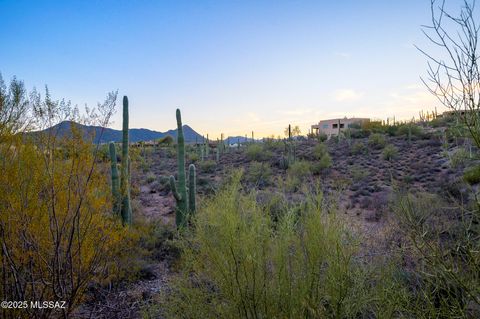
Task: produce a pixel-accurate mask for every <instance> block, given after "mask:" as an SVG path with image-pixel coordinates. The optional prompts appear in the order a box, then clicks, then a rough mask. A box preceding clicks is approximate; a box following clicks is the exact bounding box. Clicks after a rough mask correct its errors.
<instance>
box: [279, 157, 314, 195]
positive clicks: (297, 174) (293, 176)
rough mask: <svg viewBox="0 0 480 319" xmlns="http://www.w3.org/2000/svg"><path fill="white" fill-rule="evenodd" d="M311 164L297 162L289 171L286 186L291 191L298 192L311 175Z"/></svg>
mask: <svg viewBox="0 0 480 319" xmlns="http://www.w3.org/2000/svg"><path fill="white" fill-rule="evenodd" d="M311 168H312V166H311V164H310V162H307V161H296V162H294V163H293V164H291V165H290V167H289V168H288V170H287V178H286V180H285V184H286V185H285V186H286V188H287V190H289V191H298V190H299V189H300V188H301V186H302V183H303V181H304V180H305V178H306V177H308V176H309V175H310V174H311Z"/></svg>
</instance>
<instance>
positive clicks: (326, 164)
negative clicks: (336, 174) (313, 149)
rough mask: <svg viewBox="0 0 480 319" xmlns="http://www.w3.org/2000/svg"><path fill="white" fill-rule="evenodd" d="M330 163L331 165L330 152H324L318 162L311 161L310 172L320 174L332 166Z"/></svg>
mask: <svg viewBox="0 0 480 319" xmlns="http://www.w3.org/2000/svg"><path fill="white" fill-rule="evenodd" d="M332 165H333V161H332V157H331V156H330V154H328V153H325V154H323V156H322V157H321V158H320V160H319V161H318V162H314V163H313V165H312V168H311V169H312V173H313V174H320V173H322V172H323V171H324V170H326V169H327V168H330V167H332Z"/></svg>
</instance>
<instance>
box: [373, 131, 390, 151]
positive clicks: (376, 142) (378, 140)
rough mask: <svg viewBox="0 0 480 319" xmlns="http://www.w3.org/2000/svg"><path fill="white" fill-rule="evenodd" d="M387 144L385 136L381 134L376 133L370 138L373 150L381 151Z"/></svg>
mask: <svg viewBox="0 0 480 319" xmlns="http://www.w3.org/2000/svg"><path fill="white" fill-rule="evenodd" d="M386 144H387V142H386V141H385V137H384V136H383V134H380V133H375V134H372V135H370V137H369V138H368V145H370V146H371V147H373V148H376V149H381V148H384V147H385V145H386Z"/></svg>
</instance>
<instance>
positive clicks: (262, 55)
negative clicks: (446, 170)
mask: <svg viewBox="0 0 480 319" xmlns="http://www.w3.org/2000/svg"><path fill="white" fill-rule="evenodd" d="M453 2H456V3H459V1H458V0H454V1H453ZM458 8H459V7H458ZM429 14H430V12H429V1H428V0H395V1H394V0H390V1H385V0H384V1H379V0H375V1H374V0H364V1H354V0H350V1H348V0H343V1H340V0H339V1H233V0H232V1H180V0H177V1H175V0H173V1H113V0H107V1H48V0H46V1H22V0H15V1H14V0H11V1H6V0H0V41H1V42H0V43H1V44H0V72H1V73H2V74H3V77H4V79H5V80H9V79H10V78H11V77H12V76H14V75H16V76H17V77H18V78H19V79H23V80H24V81H25V83H26V85H27V87H29V88H31V87H33V86H36V87H37V88H42V87H43V86H44V85H45V84H47V85H48V86H49V88H50V90H51V92H52V94H53V96H54V97H57V98H62V97H65V98H67V99H70V100H71V101H72V102H73V103H74V104H79V105H83V104H85V103H88V104H91V105H93V104H96V102H97V101H101V100H103V98H104V97H105V96H106V93H107V92H108V91H111V90H116V89H118V90H119V95H120V97H121V96H122V95H128V97H129V99H130V105H131V111H130V112H131V113H130V114H131V115H130V125H131V127H145V128H149V129H155V130H160V131H165V130H167V129H170V128H174V127H175V108H176V107H178V106H179V107H180V108H181V110H182V113H183V118H184V122H185V123H186V124H189V125H190V126H192V127H193V128H194V129H196V130H197V131H199V132H201V133H205V134H206V133H207V132H208V133H209V134H210V136H217V135H219V134H220V133H221V132H223V133H225V134H226V135H237V134H240V135H243V134H245V133H247V132H248V133H249V132H251V131H252V130H254V131H255V132H257V136H266V135H270V134H275V135H279V134H282V132H283V128H284V127H285V126H287V125H288V123H292V124H294V125H295V124H297V125H300V127H301V128H302V130H303V131H304V132H306V130H307V128H308V127H309V125H310V124H314V123H315V122H318V120H320V119H321V118H325V117H338V116H342V117H343V116H349V117H350V116H357V117H376V118H385V117H387V116H394V115H395V116H396V117H397V118H411V117H412V116H416V115H418V111H419V109H422V108H423V109H424V110H432V109H433V107H434V105H435V101H434V99H433V98H432V97H430V96H429V94H428V93H427V92H426V89H425V88H424V87H423V86H422V84H421V81H420V76H421V75H425V73H426V72H425V69H426V60H425V58H424V57H423V56H422V55H421V54H420V53H419V52H418V51H417V50H416V49H415V48H414V44H417V45H421V46H427V45H426V41H425V39H424V37H423V35H422V33H421V29H420V25H421V24H426V23H428V22H429V19H430V15H429ZM427 47H428V46H427ZM119 101H120V100H119ZM114 120H115V123H114V125H113V127H116V128H119V127H120V126H121V112H117V114H116V115H115V117H114Z"/></svg>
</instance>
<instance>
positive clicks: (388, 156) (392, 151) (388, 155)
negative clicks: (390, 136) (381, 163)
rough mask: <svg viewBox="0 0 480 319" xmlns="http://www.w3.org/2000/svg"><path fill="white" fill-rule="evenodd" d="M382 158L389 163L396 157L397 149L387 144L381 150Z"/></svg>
mask: <svg viewBox="0 0 480 319" xmlns="http://www.w3.org/2000/svg"><path fill="white" fill-rule="evenodd" d="M382 156H383V159H384V160H387V161H391V160H393V159H395V158H396V157H397V156H398V149H397V148H396V147H395V146H393V145H392V144H388V145H387V146H385V148H384V149H383V152H382Z"/></svg>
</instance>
